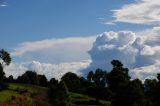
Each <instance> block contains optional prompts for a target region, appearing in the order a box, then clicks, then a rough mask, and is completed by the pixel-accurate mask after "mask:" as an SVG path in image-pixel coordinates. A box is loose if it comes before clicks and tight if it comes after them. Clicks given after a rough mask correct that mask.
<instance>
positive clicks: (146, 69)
mask: <svg viewBox="0 0 160 106" xmlns="http://www.w3.org/2000/svg"><path fill="white" fill-rule="evenodd" d="M0 3H1V4H0V48H4V49H6V50H7V51H9V52H10V54H11V56H12V64H11V65H10V66H9V67H6V69H5V70H6V71H5V72H6V74H7V75H10V74H13V75H14V76H15V77H16V76H18V75H20V74H23V73H24V71H26V70H28V69H31V70H35V71H36V72H38V73H41V74H46V75H47V77H48V78H51V77H53V76H54V77H56V78H60V77H61V76H62V75H63V74H64V73H66V72H68V71H72V72H75V73H77V74H84V73H87V71H88V70H94V69H96V68H104V69H106V68H108V69H109V67H111V65H110V63H109V62H110V61H111V60H112V59H119V60H121V61H122V62H123V63H124V65H125V66H127V67H129V68H130V69H131V71H130V74H131V76H132V78H140V79H142V80H143V79H145V78H153V77H155V75H156V73H157V70H158V69H159V68H160V55H159V54H160V41H159V39H160V36H159V35H160V34H159V33H160V15H159V14H160V11H159V10H160V1H159V0H0ZM106 64H107V65H106ZM80 70H87V71H83V72H82V71H80ZM151 70H152V71H151Z"/></svg>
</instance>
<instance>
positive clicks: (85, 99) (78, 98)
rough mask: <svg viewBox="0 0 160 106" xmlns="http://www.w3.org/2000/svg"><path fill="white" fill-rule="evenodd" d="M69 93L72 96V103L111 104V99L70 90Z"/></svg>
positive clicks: (80, 105) (107, 105) (99, 105)
mask: <svg viewBox="0 0 160 106" xmlns="http://www.w3.org/2000/svg"><path fill="white" fill-rule="evenodd" d="M69 95H70V97H71V100H72V103H73V104H75V105H79V106H82V105H83V106H84V105H85V106H87V105H90V106H91V105H96V106H110V104H111V103H110V102H109V101H105V100H97V99H96V98H93V97H89V96H87V95H84V94H79V93H73V92H70V93H69Z"/></svg>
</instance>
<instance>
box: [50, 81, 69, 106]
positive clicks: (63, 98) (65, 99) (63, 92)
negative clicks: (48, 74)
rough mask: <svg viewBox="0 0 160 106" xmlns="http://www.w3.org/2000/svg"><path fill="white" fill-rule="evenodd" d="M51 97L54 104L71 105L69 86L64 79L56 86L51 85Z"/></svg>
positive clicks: (55, 105)
mask: <svg viewBox="0 0 160 106" xmlns="http://www.w3.org/2000/svg"><path fill="white" fill-rule="evenodd" d="M49 97H50V102H51V103H52V105H53V106H71V100H70V97H69V94H68V88H67V86H66V84H65V83H64V82H63V81H61V82H60V83H59V84H58V85H57V86H56V87H55V86H50V92H49Z"/></svg>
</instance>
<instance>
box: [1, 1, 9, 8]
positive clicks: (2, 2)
mask: <svg viewBox="0 0 160 106" xmlns="http://www.w3.org/2000/svg"><path fill="white" fill-rule="evenodd" d="M6 6H8V4H7V2H5V1H3V0H0V7H6Z"/></svg>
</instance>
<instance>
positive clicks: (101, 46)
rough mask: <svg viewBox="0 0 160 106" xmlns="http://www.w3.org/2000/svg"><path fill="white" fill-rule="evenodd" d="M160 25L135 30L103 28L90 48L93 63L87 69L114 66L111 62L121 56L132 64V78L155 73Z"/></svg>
mask: <svg viewBox="0 0 160 106" xmlns="http://www.w3.org/2000/svg"><path fill="white" fill-rule="evenodd" d="M159 32H160V27H154V28H153V29H149V30H145V31H143V32H139V33H134V32H131V31H119V32H104V33H103V34H101V35H100V36H98V37H97V38H96V41H95V42H94V44H93V47H92V49H91V50H90V51H89V54H90V56H91V60H92V62H91V64H90V66H89V67H88V69H87V70H95V69H96V68H103V69H108V71H110V70H111V64H110V62H111V61H112V60H113V59H119V60H120V61H122V63H123V64H124V65H125V66H126V67H128V68H130V70H131V71H130V74H131V76H132V78H136V77H138V78H141V79H145V78H147V77H153V76H155V74H156V73H157V72H158V70H157V68H159V67H160V62H159V60H160V41H159V39H160V35H159Z"/></svg>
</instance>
